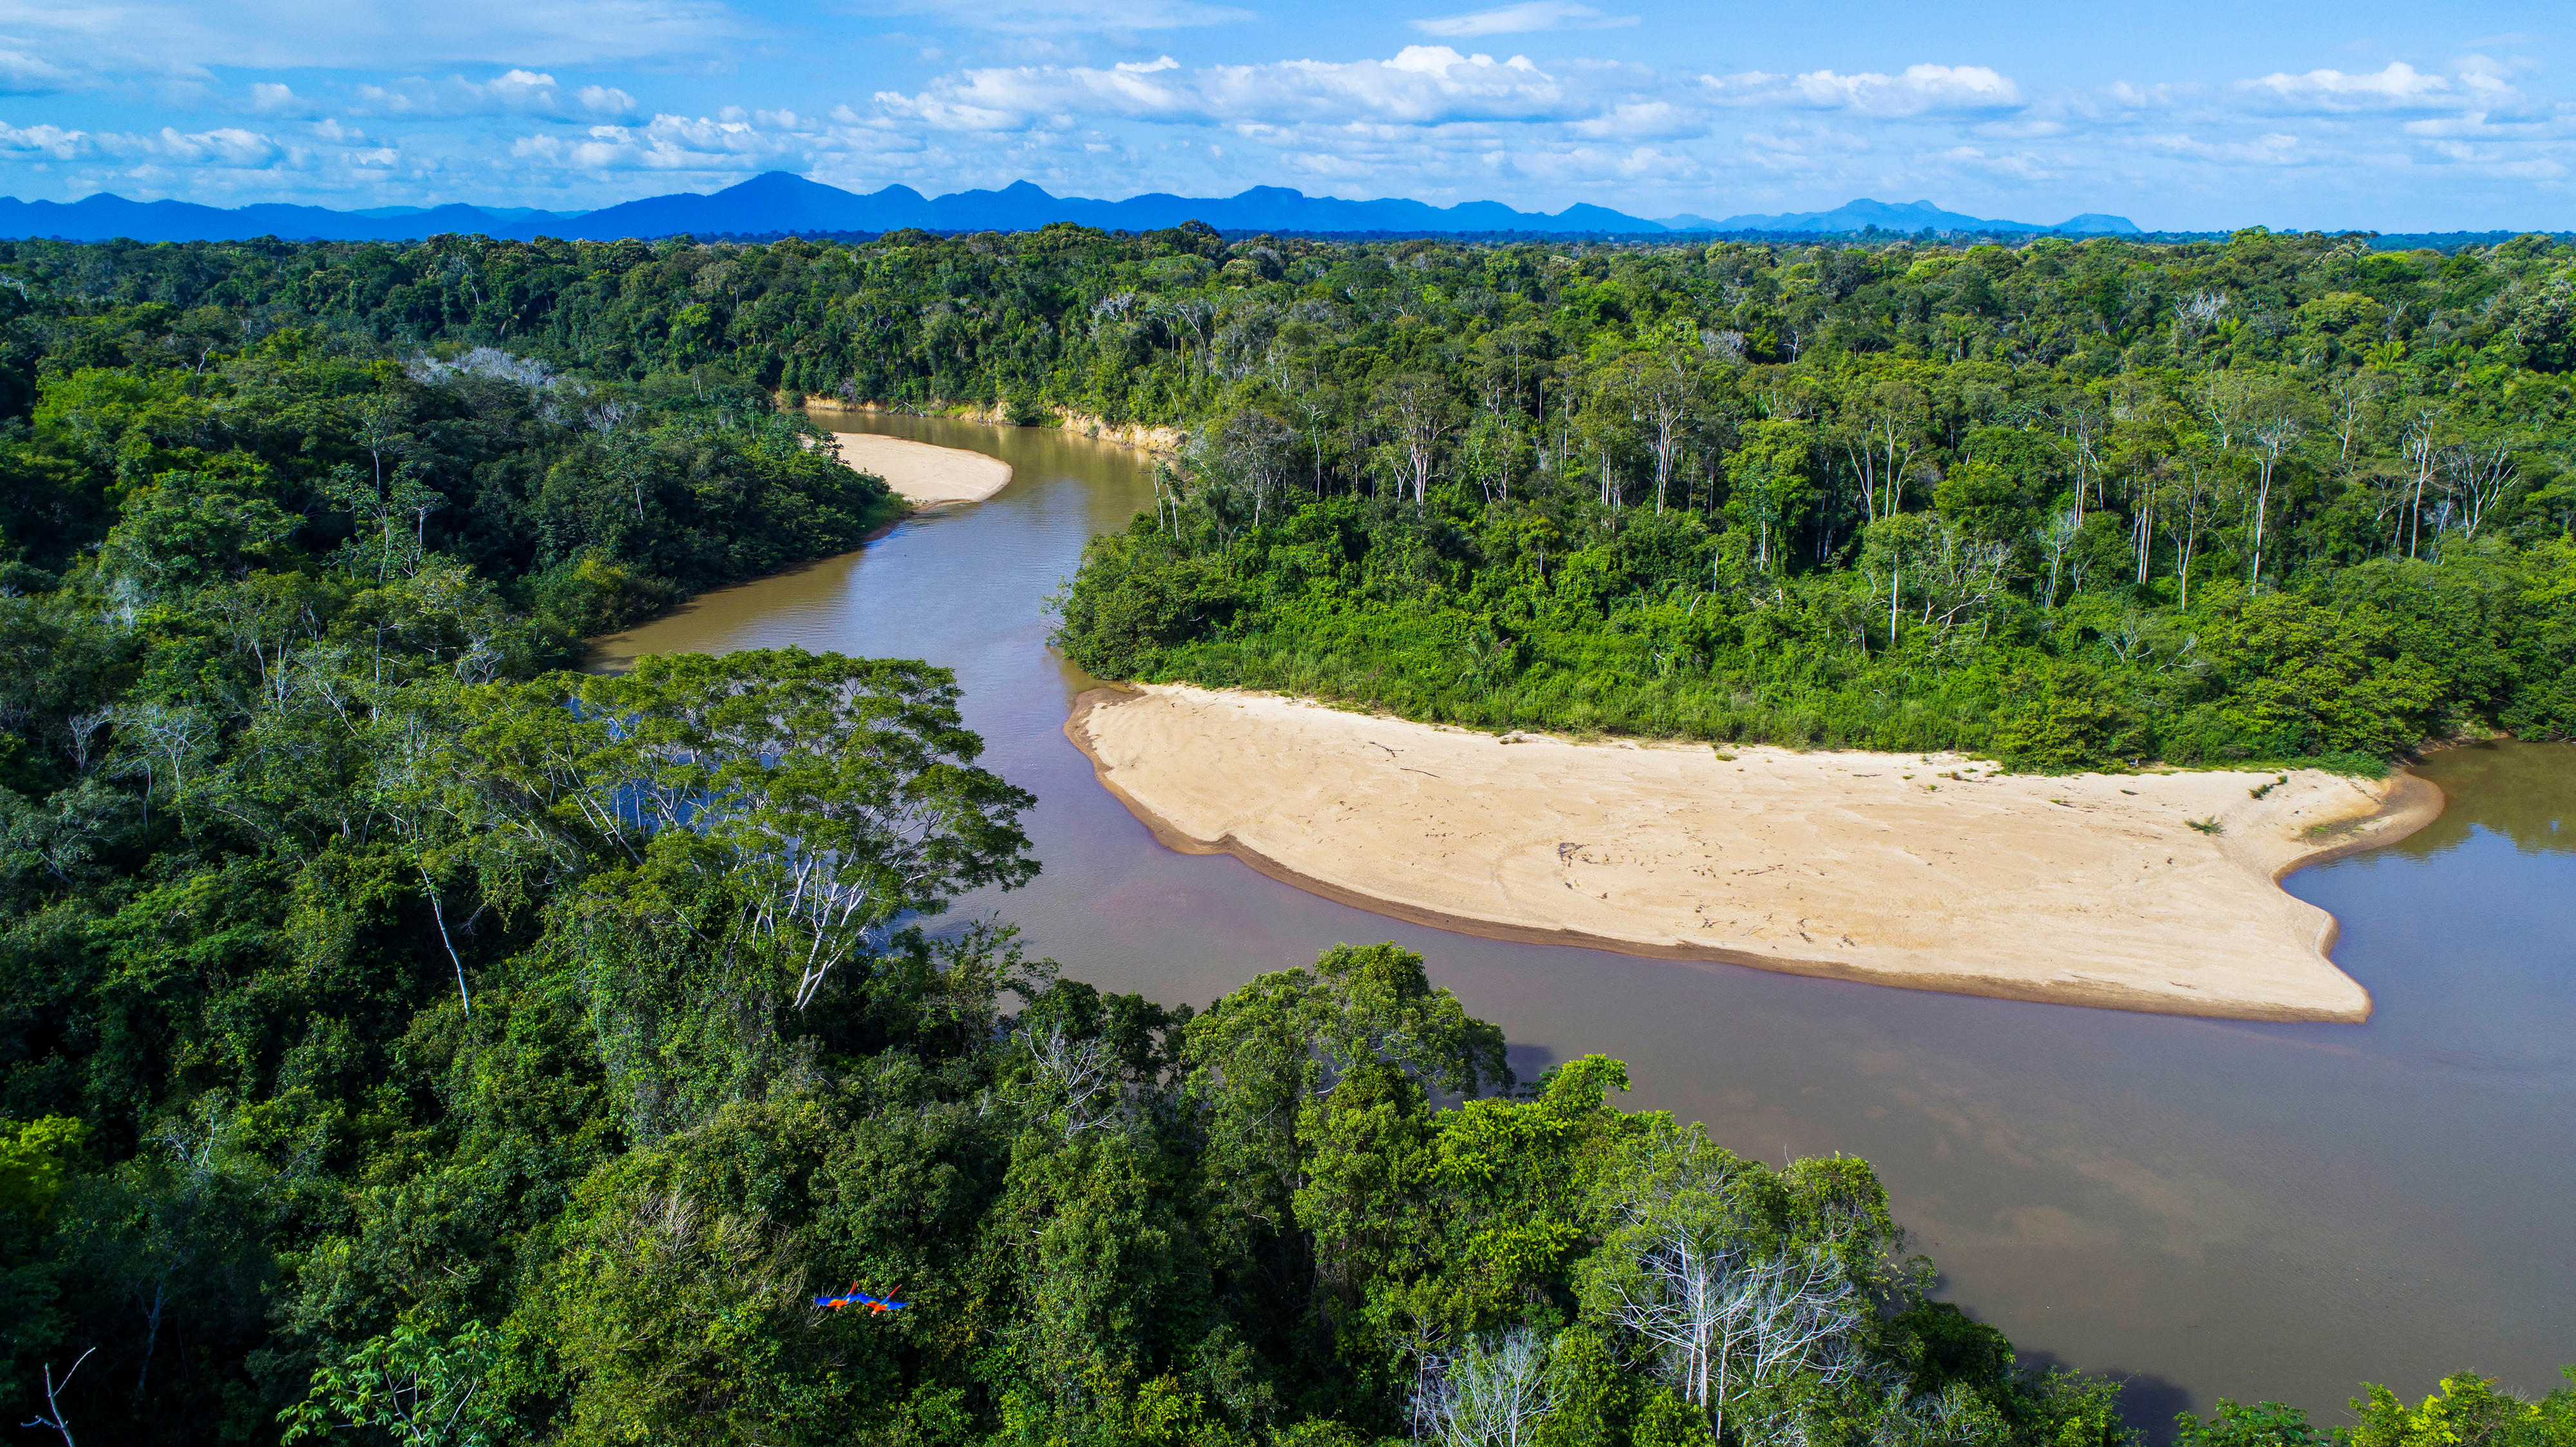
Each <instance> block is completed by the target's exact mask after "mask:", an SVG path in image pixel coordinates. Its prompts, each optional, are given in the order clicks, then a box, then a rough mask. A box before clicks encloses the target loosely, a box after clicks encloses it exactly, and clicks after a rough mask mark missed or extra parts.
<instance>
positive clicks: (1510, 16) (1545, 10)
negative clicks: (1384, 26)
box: [1413, 0, 1637, 39]
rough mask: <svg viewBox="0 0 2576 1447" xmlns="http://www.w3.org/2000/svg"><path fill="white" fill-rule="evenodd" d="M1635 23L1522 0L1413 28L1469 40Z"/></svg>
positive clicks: (1543, 0) (1565, 3)
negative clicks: (1481, 37) (1482, 37)
mask: <svg viewBox="0 0 2576 1447" xmlns="http://www.w3.org/2000/svg"><path fill="white" fill-rule="evenodd" d="M1636 23H1637V17H1636V16H1634V15H1605V14H1603V13H1601V12H1600V11H1599V10H1596V9H1594V8H1592V7H1591V6H1589V5H1578V4H1574V3H1571V0H1522V3H1520V4H1517V5H1499V6H1496V7H1495V8H1493V9H1491V10H1477V11H1472V12H1470V13H1468V14H1465V15H1443V16H1439V17H1437V18H1434V19H1430V20H1416V21H1414V22H1413V28H1414V29H1416V30H1419V31H1421V32H1422V33H1423V34H1425V35H1439V36H1444V37H1447V38H1450V39H1469V38H1472V37H1475V36H1479V35H1523V34H1528V33H1530V32H1533V31H1540V30H1609V29H1613V28H1615V27H1619V26H1625V25H1634V24H1636Z"/></svg>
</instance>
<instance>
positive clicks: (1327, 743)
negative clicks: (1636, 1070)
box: [1065, 686, 2442, 1021]
mask: <svg viewBox="0 0 2576 1447" xmlns="http://www.w3.org/2000/svg"><path fill="white" fill-rule="evenodd" d="M1065 732H1066V734H1067V735H1068V736H1069V737H1071V738H1072V739H1073V741H1074V742H1075V744H1076V745H1078V746H1079V747H1080V748H1082V750H1083V751H1084V752H1085V753H1087V754H1089V755H1090V756H1091V760H1092V763H1093V766H1094V768H1095V769H1096V771H1097V772H1098V774H1099V777H1100V780H1101V782H1102V783H1103V784H1104V785H1106V786H1107V787H1108V788H1109V790H1110V791H1111V792H1112V793H1114V794H1116V795H1117V796H1118V797H1119V798H1120V799H1121V800H1123V801H1124V802H1125V803H1126V805H1127V807H1128V808H1129V809H1130V810H1132V811H1134V813H1135V814H1136V815H1137V817H1138V818H1140V819H1142V820H1143V821H1144V822H1145V823H1146V824H1148V825H1149V826H1151V827H1152V829H1153V830H1154V833H1155V835H1156V837H1157V838H1159V839H1161V840H1162V841H1163V842H1164V843H1165V844H1167V845H1169V846H1171V847H1173V848H1175V849H1181V850H1185V851H1189V852H1193V853H1213V852H1219V851H1222V852H1225V853H1230V854H1233V855H1236V856H1237V857H1239V858H1241V859H1243V860H1244V861H1245V862H1246V863H1249V864H1251V865H1252V866H1253V867H1255V868H1257V869H1259V870H1261V871H1262V872H1263V873H1265V874H1269V875H1272V876H1274V877H1276V878H1279V879H1282V880H1285V881H1287V882H1289V883H1292V884H1295V885H1297V886H1299V887H1301V888H1304V889H1307V890H1311V891H1313V892H1315V893H1317V894H1322V895H1325V896H1327V897H1330V898H1333V899H1337V900H1341V901H1343V902H1345V903H1349V904H1353V905H1357V906H1359V907H1361V908H1363V909H1369V910H1373V911H1376V912H1378V913H1381V914H1388V915H1393V916H1396V917H1399V918H1403V919H1409V920H1414V921H1417V922H1420V923H1426V924H1431V925H1436V926H1439V927H1441V928H1444V929H1453V930H1458V931H1461V932H1465V933H1470V934H1479V935H1487V936H1493V937H1498V938H1506V939H1524V940H1538V941H1543V942H1547V943H1555V944H1572V945H1587V946H1592V947H1595V948H1604V949H1611V950H1618V951H1622V952H1625V953H1629V954H1640V955H1656V956H1663V957H1667V958H1681V959H1698V960H1722V961H1727V962H1730V963H1734V964H1741V965H1751V966H1755V967H1757V968H1761V969H1768V970H1782V971H1787V972H1790V973H1794V974H1802V975H1820V976H1825V977H1829V978H1833V979H1840V980H1857V981H1866V982H1869V983H1873V984H1883V985H1899V986H1905V987H1909V988H1913V989H1923V990H1942V991H1948V992H1952V993H1957V994H1967V995H1984V996H1990V997H1995V998H2002V999H2013V1000H2039V1001H2050V1002H2057V1003H2063V1004H2072V1005H2094V1006H2107V1007H2111V1008H2116V1009H2124V1010H2143V1011H2151V1012H2156V1013H2161V1014H2174V1015H2199V1016H2212V1017H2219V1018H2229V1019H2249V1020H2332V1021H2361V1020H2365V1019H2367V1018H2369V1015H2370V1008H2371V1002H2370V995H2369V992H2368V991H2366V990H2364V989H2363V988H2362V987H2361V986H2360V985H2359V984H2357V983H2355V982H2354V981H2353V980H2352V979H2351V978H2350V977H2349V976H2347V975H2345V974H2344V973H2343V972H2342V971H2341V970H2338V969H2336V968H2335V966H2334V963H2333V962H2332V961H2331V960H2330V959H2328V958H2327V954H2326V952H2327V951H2328V950H2329V949H2330V948H2332V946H2333V944H2334V937H2335V922H2334V918H2333V916H2331V915H2329V914H2327V913H2326V912H2325V911H2324V910H2321V909H2318V908H2316V907H2315V906H2314V905H2310V904H2307V903H2304V902H2302V901H2300V900H2296V899H2293V898H2291V897H2290V896H2289V895H2288V894H2286V893H2284V892H2283V891H2282V890H2281V889H2280V887H2279V880H2280V878H2281V877H2282V876H2283V875H2285V874H2287V873H2289V872H2290V871H2291V870H2292V869H2295V868H2297V867H2298V866H2299V865H2301V864H2305V863H2310V862H2313V861H2315V860H2318V859H2321V858H2324V857H2327V856H2330V855H2336V854H2343V853H2349V852H2352V851H2354V850H2357V849H2364V848H2370V847H2374V846H2377V845H2380V844H2385V843H2389V842H2392V841H2394V840H2396V839H2399V838H2402V837H2404V836H2405V835H2406V834H2409V833H2411V832H2413V831H2414V830H2416V829H2419V828H2421V827H2423V826H2424V825H2425V824H2427V823H2429V822H2431V820H2432V819H2433V818H2434V817H2435V816H2436V815H2438V814H2439V813H2440V812H2441V808H2442V796H2441V791H2440V790H2439V789H2437V788H2435V787H2434V786H2433V785H2432V784H2431V783H2429V782H2427V781H2425V780H2422V779H2419V778H2415V777H2414V776H2412V775H2407V774H2402V773H2401V774H2397V775H2394V776H2392V777H2391V778H2388V779H2385V780H2365V779H2350V778H2344V777H2342V776H2339V775H2334V774H2326V773H2321V772H2315V771H2304V770H2303V771H2298V772H2293V773H2291V774H2290V775H2289V776H2288V779H2287V781H2286V782H2283V781H2282V780H2281V776H2280V775H2279V774H2277V773H2271V772H2265V773H2248V772H2156V773H2142V774H2126V775H2104V774H2086V775H2081V776H2076V777H2071V778H2066V777H2049V776H2028V775H2010V774H1999V773H1997V772H1996V771H1995V769H1994V768H1993V766H1992V765H1989V764H1981V763H1977V762H1975V761H1972V760H1970V759H1967V758H1965V757H1962V756H1957V755H1948V754H1930V755H1925V754H1876V753H1856V752H1816V753H1801V752H1796V751H1793V750H1789V749H1780V748H1755V747H1745V748H1734V749H1728V750H1718V749H1711V748H1710V747H1708V746H1707V745H1704V744H1688V745H1684V744H1639V743H1631V742H1616V741H1614V742H1578V741H1574V740H1569V739H1563V738H1557V737H1550V736H1542V735H1533V734H1526V733H1522V734H1512V735H1506V736H1503V737H1500V738H1497V737H1495V736H1494V735H1491V734H1484V733H1476V732H1471V731H1468V730H1463V729H1453V728H1441V727H1434V726H1430V725H1424V724H1417V723H1410V722H1406V721H1404V720H1401V719H1393V718H1385V717H1374V716H1371V715H1367V714H1361V713H1352V712H1347V711H1344V710H1340V709H1334V708H1329V707H1325V706H1322V705H1318V704H1313V703H1307V702H1302V701H1299V700H1294V699H1286V698H1279V697H1275V696H1271V695H1266V694H1253V693H1241V692H1233V691H1211V690H1206V689H1198V688H1188V687H1167V686H1145V687H1139V688H1134V689H1107V688H1104V689H1095V690H1093V691H1091V692H1089V693H1086V694H1084V695H1083V696H1082V698H1081V699H1080V700H1078V701H1077V703H1076V705H1075V707H1074V711H1073V714H1072V716H1071V717H1070V718H1068V719H1067V720H1066V722H1065ZM1730 754H1731V755H1732V756H1731V757H1729V756H1728V755H1730ZM2266 785H2269V786H2270V787H2269V788H2268V789H2266V788H2265V786H2266ZM2258 790H2261V791H2262V793H2261V796H2260V797H2256V791H2258ZM2194 820H2198V821H2202V822H2204V823H2206V822H2208V821H2212V820H2215V821H2216V823H2217V828H2218V832H2216V833H2205V832H2203V831H2202V830H2200V829H2196V828H2194V827H2192V824H2191V822H2190V821H2194Z"/></svg>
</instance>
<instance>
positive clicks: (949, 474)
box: [832, 432, 1011, 507]
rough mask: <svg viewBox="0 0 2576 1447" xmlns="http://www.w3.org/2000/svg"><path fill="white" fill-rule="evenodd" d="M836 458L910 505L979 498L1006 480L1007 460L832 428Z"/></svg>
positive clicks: (998, 487) (1009, 471) (961, 501)
mask: <svg viewBox="0 0 2576 1447" xmlns="http://www.w3.org/2000/svg"><path fill="white" fill-rule="evenodd" d="M832 440H833V441H835V442H838V443H839V444H841V461H843V462H845V463H847V464H849V465H850V466H852V467H855V468H857V469H858V470H859V471H861V472H873V473H875V474H876V475H877V476H879V477H882V478H884V479H885V480H886V485H887V486H889V487H891V488H893V489H894V490H895V491H896V492H897V493H899V494H901V495H902V497H903V499H904V500H905V501H906V502H909V503H911V504H912V505H913V506H915V507H941V506H945V505H948V504H951V503H966V502H982V501H983V500H984V499H986V498H988V497H991V496H992V495H993V494H995V493H997V492H1000V491H1001V490H1002V489H1003V488H1004V487H1005V486H1007V485H1009V483H1010V481H1011V465H1010V464H1009V463H1007V462H1004V461H1003V460H1002V459H1000V458H998V457H987V456H985V455H984V454H983V453H980V452H968V451H965V450H964V449H962V448H956V447H933V446H931V445H930V444H929V443H927V442H915V441H912V440H911V439H910V438H905V437H884V436H880V435H878V434H876V433H873V432H835V433H833V434H832Z"/></svg>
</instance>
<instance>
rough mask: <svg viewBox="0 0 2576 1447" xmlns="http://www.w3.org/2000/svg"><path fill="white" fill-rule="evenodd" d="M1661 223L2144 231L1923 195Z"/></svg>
mask: <svg viewBox="0 0 2576 1447" xmlns="http://www.w3.org/2000/svg"><path fill="white" fill-rule="evenodd" d="M1664 225H1665V227H1666V228H1667V229H1669V230H1673V231H1812V232H1844V231H1866V230H1868V229H1869V228H1871V227H1873V226H1875V227H1877V228H1878V229H1879V230H1881V231H2030V232H2042V231H2063V232H2069V233H2072V234H2074V235H2079V236H2143V235H2145V234H2146V233H2145V232H2143V231H2141V230H2140V229H2139V228H2138V224H2137V223H2136V222H2134V221H2131V220H2130V219H2129V218H2128V217H2126V216H2105V215H2103V214H2102V213H2101V212H2098V211H2087V212H2085V213H2084V214H2083V215H2081V216H2077V217H2074V218H2072V219H2071V220H2066V221H2060V222H2058V223H2057V224H2056V225H2054V226H2044V225H2041V224H2039V223H2038V222H2035V221H1988V220H1984V219H1982V218H1979V217H1975V216H1962V215H1960V214H1959V213H1958V212H1956V211H1944V210H1942V209H1941V208H1940V207H1938V206H1935V205H1933V204H1932V203H1931V202H1929V201H1913V202H1908V203H1907V204H1905V205H1902V206H1900V205H1898V204H1896V203H1895V202H1893V201H1867V200H1863V201H1854V202H1851V203H1849V204H1847V205H1843V206H1837V207H1835V208H1834V209H1833V210H1831V211H1798V212H1792V213H1789V214H1787V215H1783V216H1729V217H1727V218H1726V219H1725V220H1723V221H1711V220H1709V219H1708V218H1707V217H1705V216H1667V217H1665V218H1664Z"/></svg>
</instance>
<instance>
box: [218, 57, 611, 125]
mask: <svg viewBox="0 0 2576 1447" xmlns="http://www.w3.org/2000/svg"><path fill="white" fill-rule="evenodd" d="M262 89H265V87H262ZM277 89H279V90H284V89H285V87H283V86H279V87H277ZM357 104H358V108H359V109H360V110H362V111H366V112H368V113H370V114H374V115H383V116H474V115H508V116H544V117H548V118H550V119H554V120H570V121H613V120H624V119H626V118H628V117H630V116H633V115H634V114H635V113H636V111H637V109H638V107H637V106H636V104H635V97H633V96H631V95H628V94H627V93H626V92H624V91H622V90H616V89H613V88H611V87H608V86H599V85H588V86H583V87H582V88H581V89H579V90H577V91H567V90H566V89H565V88H564V87H563V86H561V85H559V84H557V83H556V81H555V78H554V77H553V76H551V75H546V74H544V73H542V72H538V71H531V70H519V69H511V70H507V71H504V72H502V73H501V74H499V75H497V76H494V77H493V78H492V79H490V80H485V81H473V80H467V79H466V78H465V77H463V76H461V75H452V76H449V77H448V78H447V79H445V80H442V81H431V80H427V79H424V78H422V77H420V76H412V77H409V78H408V79H404V80H397V81H394V82H391V83H390V84H387V85H362V86H359V87H358V89H357Z"/></svg>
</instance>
